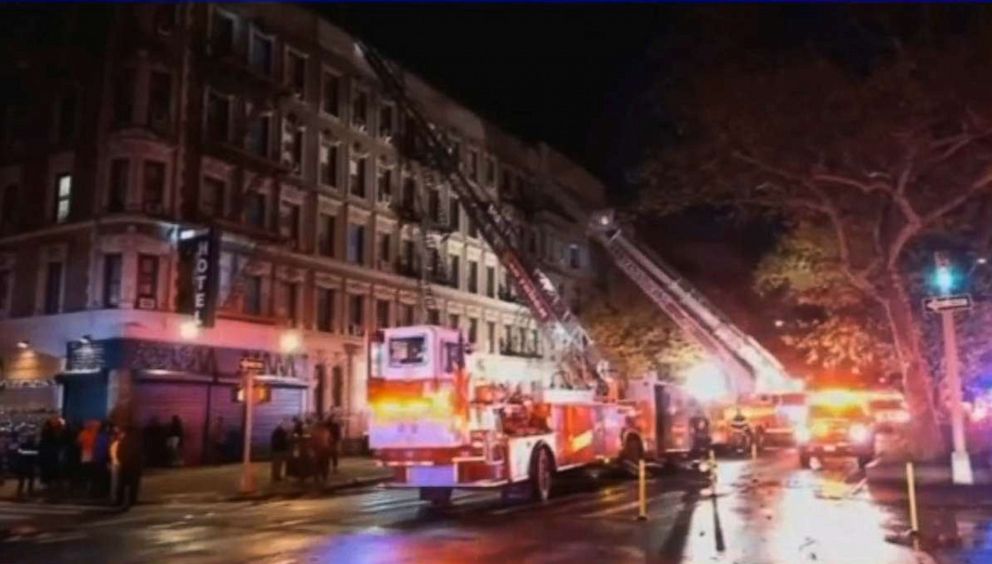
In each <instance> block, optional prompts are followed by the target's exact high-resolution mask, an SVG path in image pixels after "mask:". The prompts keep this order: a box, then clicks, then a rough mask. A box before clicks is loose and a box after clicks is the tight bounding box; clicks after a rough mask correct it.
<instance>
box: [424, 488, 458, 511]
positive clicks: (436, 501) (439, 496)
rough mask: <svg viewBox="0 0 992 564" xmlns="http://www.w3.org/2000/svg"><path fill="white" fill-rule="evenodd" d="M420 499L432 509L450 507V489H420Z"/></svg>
mask: <svg viewBox="0 0 992 564" xmlns="http://www.w3.org/2000/svg"><path fill="white" fill-rule="evenodd" d="M420 499H422V500H424V501H429V502H430V504H431V506H432V507H447V506H448V505H451V488H420Z"/></svg>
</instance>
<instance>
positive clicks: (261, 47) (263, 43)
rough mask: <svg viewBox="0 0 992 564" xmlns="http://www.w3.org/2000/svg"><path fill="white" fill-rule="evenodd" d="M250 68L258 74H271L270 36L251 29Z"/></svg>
mask: <svg viewBox="0 0 992 564" xmlns="http://www.w3.org/2000/svg"><path fill="white" fill-rule="evenodd" d="M248 53H249V57H250V63H251V68H252V69H254V70H255V72H258V73H260V74H263V75H266V76H270V75H271V74H272V38H271V37H266V36H264V35H262V34H261V33H259V32H258V31H257V30H253V31H252V33H251V46H250V48H249V52H248Z"/></svg>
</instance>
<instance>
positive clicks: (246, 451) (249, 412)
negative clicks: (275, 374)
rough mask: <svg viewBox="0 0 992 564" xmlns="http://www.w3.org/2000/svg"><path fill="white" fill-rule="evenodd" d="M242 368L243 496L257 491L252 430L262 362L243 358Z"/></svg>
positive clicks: (241, 489) (241, 488)
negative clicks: (252, 453) (243, 408)
mask: <svg viewBox="0 0 992 564" xmlns="http://www.w3.org/2000/svg"><path fill="white" fill-rule="evenodd" d="M240 367H241V373H242V375H243V376H244V388H243V389H244V401H245V436H244V448H243V453H242V460H241V464H242V466H241V487H240V491H241V493H243V494H248V493H252V492H254V491H255V473H254V472H253V470H252V467H251V429H252V418H253V416H254V405H255V374H256V373H257V372H260V371H261V369H262V361H260V360H257V359H251V358H243V359H241V363H240Z"/></svg>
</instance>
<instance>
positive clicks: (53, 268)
mask: <svg viewBox="0 0 992 564" xmlns="http://www.w3.org/2000/svg"><path fill="white" fill-rule="evenodd" d="M44 306H45V309H44V311H45V314H46V315H51V314H53V313H58V312H60V311H61V310H62V263H61V262H50V263H48V267H47V269H46V270H45V304H44Z"/></svg>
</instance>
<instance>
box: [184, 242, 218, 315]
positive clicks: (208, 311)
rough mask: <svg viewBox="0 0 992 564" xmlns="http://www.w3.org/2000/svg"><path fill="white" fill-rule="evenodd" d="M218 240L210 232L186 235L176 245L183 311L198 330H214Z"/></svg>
mask: <svg viewBox="0 0 992 564" xmlns="http://www.w3.org/2000/svg"><path fill="white" fill-rule="evenodd" d="M219 254H220V237H219V236H218V234H217V233H216V232H214V231H213V230H208V231H205V232H201V233H199V234H197V235H195V236H188V235H187V236H186V238H184V239H182V240H180V242H179V255H180V257H182V263H183V273H182V274H183V278H184V280H185V284H184V286H185V288H184V290H185V292H184V295H183V299H182V302H181V303H182V306H183V307H182V308H181V309H182V311H183V312H184V313H189V314H192V315H193V320H194V321H195V322H196V324H197V325H198V326H200V327H213V325H214V316H215V314H216V309H217V283H218V276H217V262H218V260H217V258H218V255H219Z"/></svg>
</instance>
